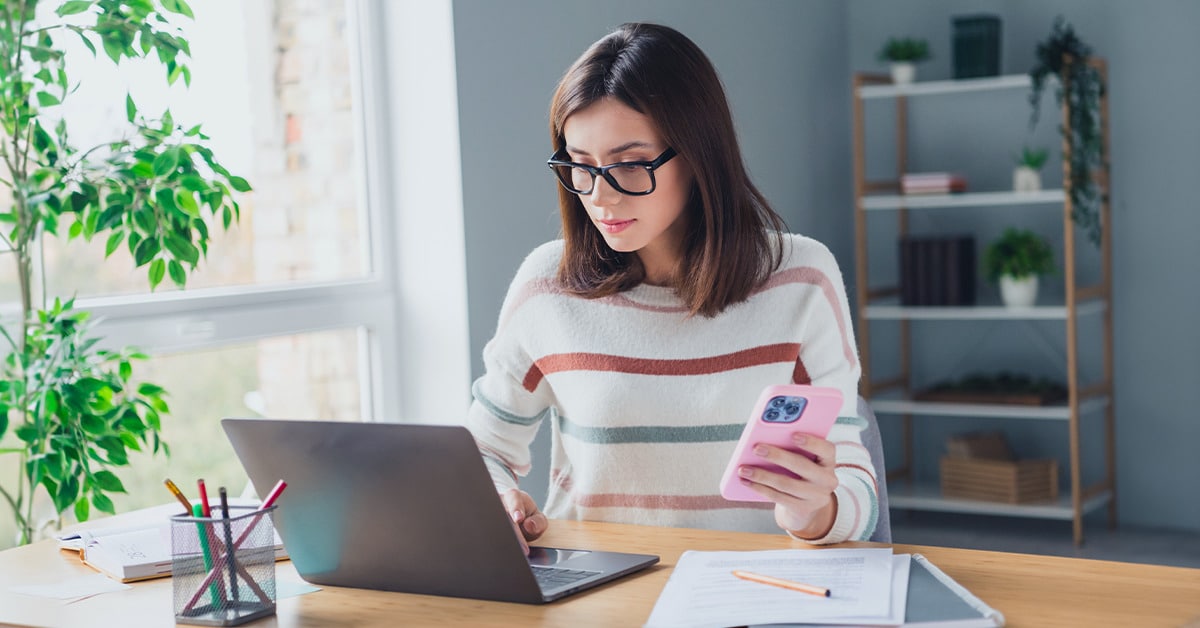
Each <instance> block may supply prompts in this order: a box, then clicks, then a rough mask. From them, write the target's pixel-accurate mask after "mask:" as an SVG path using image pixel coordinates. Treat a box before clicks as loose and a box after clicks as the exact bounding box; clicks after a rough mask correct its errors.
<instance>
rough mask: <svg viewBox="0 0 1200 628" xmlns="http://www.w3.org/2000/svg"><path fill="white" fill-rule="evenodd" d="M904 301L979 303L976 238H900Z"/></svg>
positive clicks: (906, 303) (927, 303) (936, 303)
mask: <svg viewBox="0 0 1200 628" xmlns="http://www.w3.org/2000/svg"><path fill="white" fill-rule="evenodd" d="M900 304H901V305H975V239H974V238H973V237H972V236H969V235H964V236H940V237H930V236H926V237H905V238H900Z"/></svg>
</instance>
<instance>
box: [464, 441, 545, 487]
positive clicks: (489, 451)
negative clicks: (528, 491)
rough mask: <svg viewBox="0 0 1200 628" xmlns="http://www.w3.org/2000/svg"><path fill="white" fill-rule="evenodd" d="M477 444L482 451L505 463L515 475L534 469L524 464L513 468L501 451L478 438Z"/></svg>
mask: <svg viewBox="0 0 1200 628" xmlns="http://www.w3.org/2000/svg"><path fill="white" fill-rule="evenodd" d="M475 445H476V446H477V447H479V451H480V453H482V454H483V455H485V456H487V457H489V458H491V459H493V460H495V461H496V462H499V463H500V464H502V465H504V466H505V467H508V470H509V473H512V474H514V475H518V474H519V475H524V474H526V473H529V472H530V471H531V470H532V469H533V467H532V466H531V465H522V466H520V467H516V468H513V467H511V466H509V464H508V463H507V462H505V461H504V456H502V455H500V452H498V451H496V450H495V449H492V448H491V447H488V446H487V445H484V444H483V443H481V442H479V441H478V440H476V441H475ZM513 479H516V478H513Z"/></svg>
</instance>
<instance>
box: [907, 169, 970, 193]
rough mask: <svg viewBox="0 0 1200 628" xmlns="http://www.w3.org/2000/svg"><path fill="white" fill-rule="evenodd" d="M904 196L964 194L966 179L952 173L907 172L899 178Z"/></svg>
mask: <svg viewBox="0 0 1200 628" xmlns="http://www.w3.org/2000/svg"><path fill="white" fill-rule="evenodd" d="M900 191H901V192H903V193H904V194H949V193H951V192H966V191H967V178H966V177H964V176H962V175H961V174H955V173H953V172H909V173H907V174H904V175H902V176H901V177H900Z"/></svg>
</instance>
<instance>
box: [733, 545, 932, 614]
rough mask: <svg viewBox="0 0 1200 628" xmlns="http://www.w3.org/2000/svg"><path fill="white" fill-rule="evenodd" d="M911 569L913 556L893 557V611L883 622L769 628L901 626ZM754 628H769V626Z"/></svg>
mask: <svg viewBox="0 0 1200 628" xmlns="http://www.w3.org/2000/svg"><path fill="white" fill-rule="evenodd" d="M911 567H912V554H896V555H895V556H892V610H891V612H890V613H888V617H887V619H885V620H883V621H880V620H879V618H877V617H843V618H842V620H843V621H842V623H841V624H796V623H792V624H769V628H843V627H844V626H845V625H846V624H853V625H855V626H860V625H861V626H899V625H901V624H903V623H904V617H905V614H906V613H907V612H908V572H909V569H910V568H911ZM753 628H768V625H763V626H758V627H753Z"/></svg>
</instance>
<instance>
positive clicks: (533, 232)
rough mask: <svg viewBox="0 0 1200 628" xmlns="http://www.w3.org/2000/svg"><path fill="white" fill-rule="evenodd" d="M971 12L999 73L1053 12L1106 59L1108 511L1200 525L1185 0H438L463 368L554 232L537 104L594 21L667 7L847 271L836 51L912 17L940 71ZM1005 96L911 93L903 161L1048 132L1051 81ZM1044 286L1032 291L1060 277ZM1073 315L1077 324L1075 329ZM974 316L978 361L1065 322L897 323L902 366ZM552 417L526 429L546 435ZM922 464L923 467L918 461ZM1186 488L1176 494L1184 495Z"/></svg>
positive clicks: (1193, 93) (772, 179)
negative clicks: (1039, 105)
mask: <svg viewBox="0 0 1200 628" xmlns="http://www.w3.org/2000/svg"><path fill="white" fill-rule="evenodd" d="M976 12H986V13H993V14H997V15H999V16H1000V17H1001V18H1002V20H1003V44H1004V48H1003V50H1004V53H1003V68H1002V70H1003V72H1004V73H1022V72H1025V71H1027V70H1028V69H1029V67H1030V66H1031V65H1032V61H1033V49H1034V45H1035V42H1037V41H1038V40H1040V39H1042V38H1044V37H1045V35H1046V34H1047V33H1049V30H1050V24H1051V22H1052V20H1053V18H1054V16H1055V15H1057V14H1059V13H1062V14H1064V15H1065V16H1066V17H1067V18H1068V19H1069V20H1070V21H1071V22H1072V24H1074V26H1075V27H1076V30H1077V32H1078V33H1079V34H1080V35H1081V36H1082V37H1083V38H1084V40H1085V41H1087V42H1088V43H1090V44H1091V45H1092V46H1093V48H1094V49H1095V50H1096V51H1097V52H1098V53H1099V54H1101V55H1103V56H1105V57H1107V58H1108V60H1109V64H1110V76H1111V80H1110V91H1111V103H1110V106H1111V116H1112V117H1111V122H1110V125H1111V147H1112V157H1111V162H1112V172H1113V177H1114V180H1113V193H1114V199H1113V201H1114V202H1113V210H1114V216H1113V222H1114V224H1113V227H1114V229H1113V232H1114V234H1115V237H1114V257H1113V263H1114V264H1113V268H1114V276H1115V277H1114V279H1115V303H1114V313H1115V343H1116V359H1117V362H1116V377H1117V415H1118V418H1117V420H1118V424H1117V452H1118V472H1119V475H1118V485H1119V491H1120V501H1119V505H1120V518H1121V521H1122V522H1126V523H1136V524H1143V525H1155V526H1165V527H1175V528H1185V529H1194V530H1200V500H1196V499H1195V497H1196V492H1197V489H1196V488H1195V486H1196V480H1197V479H1198V478H1200V457H1198V456H1195V455H1194V454H1193V453H1192V449H1193V448H1194V443H1197V442H1200V422H1197V421H1194V420H1192V418H1191V412H1190V409H1191V408H1193V407H1196V406H1197V405H1198V404H1200V387H1198V386H1196V385H1195V384H1194V382H1195V380H1196V379H1197V376H1198V375H1200V357H1197V356H1200V335H1198V334H1196V333H1195V332H1194V331H1193V330H1192V325H1191V322H1192V320H1193V319H1194V318H1195V317H1196V314H1197V313H1200V292H1198V291H1196V290H1192V289H1189V288H1190V286H1188V285H1187V283H1185V282H1189V278H1187V277H1188V275H1187V274H1185V273H1186V271H1188V270H1192V271H1194V270H1196V269H1200V251H1198V250H1197V248H1196V247H1194V246H1191V242H1192V240H1194V238H1195V236H1194V234H1195V233H1200V212H1197V211H1195V210H1196V207H1195V205H1196V203H1195V200H1194V196H1193V195H1192V194H1190V193H1189V191H1188V190H1185V188H1184V185H1185V182H1191V181H1192V180H1193V178H1194V177H1195V173H1197V172H1200V154H1198V152H1197V148H1196V147H1198V146H1200V125H1197V124H1196V123H1195V122H1194V118H1195V112H1196V111H1197V108H1196V103H1197V102H1200V80H1198V78H1200V71H1197V69H1196V65H1195V63H1196V60H1197V59H1200V39H1197V38H1196V37H1195V36H1194V33H1192V32H1191V31H1192V30H1193V28H1192V27H1193V26H1194V25H1195V24H1200V3H1194V2H1185V1H1182V0H1180V1H1169V0H1153V1H1148V2H1138V3H1126V2H1120V1H1119V0H1108V1H1105V2H1098V1H1095V0H1077V1H1066V0H1046V1H1041V0H1039V1H1033V0H1026V1H1017V0H1010V1H1008V2H1000V1H998V0H995V1H990V2H988V1H980V0H957V1H954V2H950V1H949V0H907V1H906V2H903V3H898V2H893V1H885V0H850V1H849V2H841V1H838V0H821V1H818V0H807V1H804V2H794V1H763V0H754V1H743V2H718V1H715V0H708V1H696V0H658V1H655V2H649V3H647V2H641V1H634V0H619V1H610V2H604V3H587V4H585V3H581V2H561V1H557V2H552V1H549V0H536V1H535V0H522V1H518V2H502V3H500V2H491V1H488V0H456V1H455V2H454V27H455V40H456V41H455V53H456V56H457V67H458V90H459V115H460V123H461V142H462V147H461V148H462V175H463V205H464V212H465V216H464V218H465V220H464V222H465V225H466V226H465V229H466V249H467V261H466V266H467V281H468V290H469V308H470V315H469V322H470V333H471V351H472V355H473V356H474V363H473V373H474V375H475V376H478V375H479V374H480V372H481V369H482V366H481V361H480V358H479V356H480V353H481V351H482V348H483V345H484V344H485V343H486V342H487V340H488V339H489V338H490V336H491V334H492V332H493V331H494V329H495V324H496V317H497V314H498V311H499V307H500V304H501V301H502V300H503V297H504V293H505V290H506V289H507V287H508V283H509V281H510V279H511V277H512V274H513V272H514V271H515V270H516V268H517V266H518V265H519V263H520V261H521V259H523V257H524V256H525V254H526V253H528V252H529V251H530V250H531V249H532V248H533V247H535V246H536V245H537V244H539V243H541V242H544V241H546V240H548V239H551V238H554V237H556V235H557V233H558V216H557V206H556V195H555V190H554V184H553V181H552V179H551V175H550V173H549V171H548V169H547V168H546V166H545V165H544V163H543V162H544V161H545V158H546V156H547V153H548V152H549V142H548V140H547V120H546V113H547V108H548V103H549V98H550V95H551V93H552V91H553V89H554V86H555V84H556V82H557V80H558V79H559V77H560V76H561V75H562V72H563V71H564V70H565V69H566V67H567V66H568V65H569V64H570V63H571V62H572V61H573V60H574V59H575V58H576V57H577V56H578V55H579V54H580V53H581V52H582V51H583V50H584V49H585V48H586V47H587V45H588V44H590V43H591V42H592V41H594V40H595V39H597V38H599V37H601V36H603V35H604V34H605V33H607V32H608V31H610V30H611V29H612V28H613V27H615V26H616V25H618V24H619V23H621V22H624V21H638V20H643V21H656V22H661V23H665V24H668V25H671V26H674V27H676V28H679V29H680V30H681V31H683V32H684V33H686V34H687V35H688V36H690V37H691V38H693V39H694V40H695V41H696V42H697V43H698V44H699V45H700V46H701V47H702V48H703V49H704V50H705V51H706V52H707V53H708V54H709V56H710V57H711V58H712V60H713V62H714V63H715V65H716V66H717V70H718V72H720V74H721V77H722V79H723V81H724V82H725V85H726V88H727V90H728V92H729V97H730V101H731V104H732V107H733V111H734V115H735V119H736V123H737V126H738V130H739V134H740V139H741V141H742V149H743V152H744V154H745V157H746V161H747V163H748V165H749V167H750V170H751V172H752V174H753V175H754V177H755V180H756V182H757V183H758V185H759V186H760V187H761V188H762V190H763V191H764V193H765V194H766V195H767V197H768V198H770V199H771V200H772V202H773V203H774V204H775V207H776V209H777V210H779V211H780V213H781V214H782V215H783V216H784V218H785V219H786V220H787V222H788V225H789V226H790V227H791V229H792V230H793V231H798V232H802V233H806V234H808V235H812V236H813V237H816V238H818V239H820V240H822V241H824V242H826V243H827V244H828V245H829V246H830V248H831V249H832V250H833V252H834V254H835V255H836V256H837V258H838V260H839V261H840V263H841V265H842V268H843V273H844V274H845V275H846V280H847V282H848V283H849V284H850V285H849V286H848V287H849V288H850V289H851V290H853V284H852V282H853V280H854V277H853V217H852V211H851V210H852V207H853V199H852V195H851V154H850V133H851V131H850V116H849V105H850V100H849V97H848V93H849V89H848V85H849V77H850V73H851V72H852V71H855V70H880V71H883V67H882V66H881V65H880V64H879V63H878V62H877V61H876V60H875V52H876V51H877V50H878V48H879V46H880V44H881V43H882V42H883V41H884V40H885V39H886V38H887V37H888V36H890V35H915V36H923V37H926V38H928V39H929V40H930V42H931V45H932V46H933V52H934V55H935V56H934V58H933V59H932V60H931V61H929V62H927V63H924V64H922V65H921V66H920V69H919V72H920V77H921V78H926V79H929V78H948V77H949V76H950V75H951V65H950V64H951V54H950V17H951V16H952V15H960V14H968V13H976ZM1004 98H1005V99H1011V100H996V99H994V98H993V99H981V100H975V101H969V102H968V103H967V110H968V111H969V112H970V116H968V117H967V118H966V119H965V120H962V119H959V118H961V114H962V110H963V108H962V107H959V106H956V107H955V111H953V112H952V111H949V110H942V109H937V108H936V107H934V108H930V109H921V108H920V107H917V106H915V105H914V106H913V108H912V111H911V115H912V117H911V123H912V125H913V127H912V128H913V132H912V133H911V134H910V142H911V150H910V157H911V159H913V161H914V166H916V167H920V166H921V165H924V166H926V167H929V168H937V169H942V168H951V167H953V168H959V169H963V170H965V171H967V172H968V173H970V174H971V176H972V184H973V185H975V186H976V187H977V189H986V188H998V187H1004V186H1005V185H1006V183H1005V181H1006V180H1007V177H1008V176H1009V175H1008V173H1009V168H1010V161H1009V158H1010V156H1011V154H1012V153H1013V152H1015V151H1016V150H1018V149H1019V147H1020V145H1021V143H1024V142H1026V141H1027V140H1028V141H1033V142H1035V143H1043V144H1046V145H1051V144H1054V142H1055V141H1056V140H1055V139H1054V133H1055V130H1054V127H1053V123H1054V121H1055V120H1056V118H1055V116H1054V112H1053V110H1052V107H1053V103H1052V101H1049V100H1047V101H1046V104H1045V105H1044V108H1043V111H1044V117H1043V121H1042V123H1041V124H1040V125H1039V126H1038V127H1037V128H1036V129H1034V130H1033V131H1029V130H1028V127H1027V124H1026V123H1027V120H1028V118H1027V114H1028V107H1027V106H1026V105H1025V104H1024V100H1023V96H1022V95H1021V94H1016V95H1006V96H1004ZM955 116H959V118H956V117H955ZM972 116H973V117H972ZM877 118H878V116H877V115H875V116H872V117H871V118H870V120H871V125H872V126H871V130H872V131H875V130H879V131H881V132H880V133H878V134H877V135H878V137H877V138H876V137H875V136H872V137H873V142H875V143H873V144H872V146H871V147H869V152H870V153H871V155H872V157H873V158H874V157H875V156H876V155H882V156H883V157H882V158H880V159H877V160H874V161H873V168H872V169H873V170H878V171H881V172H886V168H887V167H888V163H887V158H886V154H887V151H889V150H890V147H889V145H888V142H889V141H890V138H889V137H888V136H887V133H886V129H885V127H886V125H878V128H877V125H876V122H875V121H876V119H877ZM993 147H994V148H993ZM1047 170H1048V171H1049V172H1052V171H1053V169H1052V168H1048V169H1047ZM1053 177H1054V175H1053V174H1051V175H1049V178H1050V180H1049V181H1048V183H1049V184H1053V183H1055V181H1054V180H1053ZM1048 214H1052V212H1049V213H1048ZM1048 214H1047V215H1048ZM1013 218H1015V219H1019V220H1021V221H1026V220H1029V221H1032V222H1033V223H1034V224H1037V225H1038V226H1039V228H1044V229H1046V230H1047V231H1048V232H1050V233H1052V232H1051V231H1049V230H1050V229H1053V228H1054V226H1055V225H1054V216H1050V218H1049V219H1047V218H1046V217H1045V215H1026V214H1021V215H1020V216H1013ZM1038 221H1043V223H1044V224H1042V223H1039V222H1038ZM1004 224H1006V218H1005V217H1004V216H1000V217H996V216H991V217H986V216H985V217H979V216H978V215H973V216H972V221H970V222H967V223H956V222H955V220H954V219H952V218H951V219H945V220H944V221H943V220H942V219H937V218H930V219H926V222H925V223H921V222H920V221H919V220H916V221H915V224H914V228H916V229H922V230H928V231H943V230H956V229H957V230H965V229H967V228H968V227H969V228H970V229H975V230H978V231H979V233H980V238H981V240H982V239H984V238H986V237H987V235H988V234H990V233H992V232H995V231H998V230H999V229H1000V228H1002V227H1003V226H1004ZM875 228H877V226H876V227H873V229H875ZM885 228H886V227H885ZM875 265H881V266H882V267H881V268H880V269H879V270H880V273H881V274H880V275H879V277H882V278H886V274H887V273H888V272H889V271H890V270H891V269H890V268H888V265H889V259H888V258H887V256H886V255H876V260H875ZM1084 265H1085V267H1086V268H1087V269H1091V268H1092V267H1094V262H1093V261H1088V260H1087V259H1085V260H1084ZM1165 269H1177V270H1176V273H1175V275H1176V276H1179V275H1182V276H1183V277H1185V278H1184V279H1183V280H1182V282H1175V284H1174V285H1173V284H1172V283H1169V282H1168V278H1167V277H1165V276H1162V275H1161V272H1162V270H1165ZM875 271H876V268H874V265H873V269H872V272H873V273H875ZM1179 271H1184V272H1179ZM873 276H876V275H874V274H873ZM1052 283H1053V282H1052ZM1181 283H1182V285H1179V284H1181ZM1046 289H1047V290H1048V291H1049V292H1048V294H1051V293H1053V292H1054V291H1055V290H1059V291H1061V289H1060V288H1056V287H1054V286H1050V287H1048V288H1046ZM1091 331H1094V330H1091ZM1081 332H1082V334H1084V336H1083V337H1084V338H1086V337H1087V334H1088V333H1091V332H1090V331H1089V330H1088V329H1084V330H1081ZM886 333H887V332H886V330H884V331H883V332H882V334H881V335H885V334H886ZM933 333H936V336H931V334H933ZM923 334H924V335H923ZM980 334H982V335H984V336H985V338H984V340H983V341H982V343H981V344H982V346H981V347H980V352H981V354H982V355H984V356H987V359H988V360H991V361H992V362H989V363H984V366H990V365H994V364H999V365H1006V364H1010V363H1011V364H1013V365H1016V366H1018V367H1023V366H1028V362H1027V360H1026V358H1027V356H1028V355H1029V354H1028V353H1025V352H1023V350H1022V351H1021V352H1016V351H1013V349H1012V347H1013V345H1014V344H1016V343H1015V342H1014V339H1016V340H1021V339H1029V338H1033V339H1035V340H1034V342H1036V339H1038V338H1040V339H1042V341H1044V342H1045V344H1049V345H1051V346H1053V345H1054V343H1055V342H1059V343H1061V340H1058V339H1059V338H1061V337H1062V335H1063V334H1062V332H1061V325H1058V326H1046V325H1040V324H1039V325H1028V326H1026V327H1025V328H1020V329H1016V330H1013V329H1009V328H1004V327H1000V328H989V329H981V328H978V327H976V328H965V327H956V326H955V325H946V326H940V327H939V328H937V329H936V330H935V331H925V332H921V331H919V330H918V332H917V335H916V338H915V340H916V342H918V343H920V346H921V347H922V351H926V349H928V355H925V356H924V357H922V358H920V359H918V360H917V362H916V363H915V365H914V367H915V368H916V371H917V373H916V375H917V377H918V378H926V379H935V378H937V377H941V376H944V375H945V374H947V373H953V372H954V371H955V370H957V369H960V368H966V367H971V366H974V364H973V363H972V362H971V361H970V360H971V359H970V358H964V357H963V356H962V355H961V353H962V352H961V350H956V349H955V348H954V347H955V346H957V345H964V344H968V343H975V342H976V341H975V340H974V337H975V336H978V335H980ZM1091 337H1092V338H1095V337H1096V336H1095V335H1094V334H1093V335H1092V336H1091ZM948 340H949V341H948ZM1022 342H1024V340H1022ZM1053 353H1054V352H1053V351H1043V352H1041V353H1037V354H1036V355H1037V361H1036V363H1035V364H1034V366H1033V368H1034V370H1045V371H1046V372H1047V373H1051V372H1053V371H1055V369H1056V368H1057V366H1058V365H1057V364H1056V362H1055V358H1054V357H1053V355H1052V354H1053ZM1098 355H1099V354H1098V353H1097V352H1096V345H1095V343H1090V344H1088V345H1087V346H1085V348H1084V350H1083V351H1082V357H1081V359H1082V360H1083V362H1084V365H1083V368H1084V371H1085V372H1094V371H1095V369H1096V362H1097V360H1096V356H1098ZM964 360H965V361H964ZM1089 369H1091V371H1089ZM1013 423H1014V422H1008V423H1005V424H1003V425H1004V426H1005V427H1006V429H1011V430H1012V433H1011V434H1010V437H1011V438H1013V439H1014V440H1015V441H1016V443H1017V445H1018V447H1017V448H1018V451H1019V453H1021V454H1022V455H1029V456H1033V455H1054V456H1058V457H1060V459H1065V457H1066V456H1065V451H1066V441H1065V429H1063V428H1062V427H1061V426H1049V427H1047V426H1033V425H1013ZM962 425H963V424H962V422H961V421H959V422H955V423H953V424H950V423H947V422H945V421H940V420H930V421H924V422H922V423H920V426H919V430H918V436H920V437H921V438H922V439H923V440H922V441H921V442H923V443H925V445H924V446H923V447H922V448H921V450H919V451H918V457H919V458H922V459H925V460H929V461H934V460H936V459H937V456H938V455H940V452H941V443H942V438H943V436H944V434H945V433H946V432H948V431H956V430H959V429H961V428H962ZM1093 425H1095V423H1093ZM987 426H988V424H986V423H972V424H971V427H972V428H975V427H987ZM884 429H885V434H886V435H887V436H888V437H889V439H891V440H892V444H893V446H894V443H895V440H894V439H895V434H894V433H892V434H887V432H888V425H887V420H886V419H884ZM548 431H549V430H543V433H542V437H541V438H542V439H543V440H544V437H545V436H546V434H547V433H548ZM1092 432H1093V433H1094V430H1092ZM1100 445H1101V444H1100V442H1099V441H1097V440H1096V439H1094V438H1091V437H1090V436H1089V437H1086V438H1085V447H1086V449H1085V452H1086V462H1087V465H1086V466H1087V468H1091V469H1094V468H1095V464H1096V459H1097V458H1098V457H1099V456H1100V455H1101V452H1102V448H1101V446H1100ZM889 453H891V450H889ZM1163 460H1171V461H1172V465H1171V466H1172V469H1173V472H1171V473H1168V472H1167V470H1166V469H1164V468H1163V465H1162V464H1161V463H1160V462H1159V461H1163ZM535 464H537V463H536V462H535ZM546 466H547V465H546V463H545V460H544V459H542V460H541V464H540V465H539V469H538V471H539V472H540V473H538V474H537V475H535V476H533V477H531V478H530V479H531V482H529V483H527V487H528V489H529V490H530V491H531V492H533V493H534V494H535V495H537V494H542V493H544V486H545V480H544V478H545V471H546V469H545V467H546ZM923 470H924V472H926V473H928V472H931V471H932V469H931V467H929V466H928V465H927V466H926V467H925V468H924V469H923ZM1189 492H1190V497H1191V499H1187V498H1182V499H1181V497H1184V496H1185V495H1186V494H1187V493H1189Z"/></svg>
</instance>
